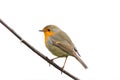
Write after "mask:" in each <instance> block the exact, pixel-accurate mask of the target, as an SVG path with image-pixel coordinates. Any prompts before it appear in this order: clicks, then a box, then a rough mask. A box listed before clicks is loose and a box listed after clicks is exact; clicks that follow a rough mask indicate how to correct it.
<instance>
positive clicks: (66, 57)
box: [61, 56, 68, 74]
mask: <svg viewBox="0 0 120 80" xmlns="http://www.w3.org/2000/svg"><path fill="white" fill-rule="evenodd" d="M67 58H68V56H66V58H65V62H64V64H63V67H62V71H63V69H64V67H65V63H66V61H67ZM62 71H61V74H62Z"/></svg>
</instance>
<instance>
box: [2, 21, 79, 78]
mask: <svg viewBox="0 0 120 80" xmlns="http://www.w3.org/2000/svg"><path fill="white" fill-rule="evenodd" d="M0 23H1V24H2V25H3V26H4V27H6V28H7V29H8V30H9V31H10V32H11V33H13V34H14V35H15V36H16V37H17V38H18V39H19V40H20V41H21V42H22V43H24V44H25V45H26V46H27V47H29V48H30V49H31V50H32V51H33V52H35V53H36V54H37V55H38V56H40V57H42V58H43V59H44V60H45V61H47V62H48V63H49V64H51V65H53V66H54V67H55V68H57V69H58V70H60V71H62V72H63V73H65V74H66V75H68V76H69V77H71V78H72V79H74V80H79V79H78V78H77V77H75V76H73V75H72V74H70V73H69V72H67V71H65V70H63V69H62V68H61V67H59V66H58V65H57V64H56V63H54V62H52V61H51V60H50V59H49V58H48V57H46V56H45V55H43V54H42V53H41V52H39V51H38V50H37V49H35V48H34V47H33V46H31V45H30V44H29V43H28V42H27V41H25V40H24V39H22V37H21V36H19V35H18V34H17V33H16V32H15V31H14V30H13V29H11V28H10V27H9V26H8V25H7V24H6V23H5V22H4V21H2V20H1V19H0Z"/></svg>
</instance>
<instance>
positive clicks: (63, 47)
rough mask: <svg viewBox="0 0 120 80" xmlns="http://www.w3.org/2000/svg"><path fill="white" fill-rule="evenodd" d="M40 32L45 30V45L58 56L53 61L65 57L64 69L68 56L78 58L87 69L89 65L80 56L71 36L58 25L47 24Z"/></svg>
mask: <svg viewBox="0 0 120 80" xmlns="http://www.w3.org/2000/svg"><path fill="white" fill-rule="evenodd" d="M39 31H40V32H44V40H45V46H46V47H47V49H48V50H49V51H50V52H51V53H52V54H53V55H55V56H56V57H55V58H53V59H51V61H53V60H55V59H58V58H62V57H65V62H64V64H63V66H62V69H64V67H65V63H66V61H67V58H68V56H73V57H74V58H76V59H77V60H78V61H79V62H80V63H81V64H82V66H83V67H84V68H85V69H87V68H88V66H87V65H86V64H85V63H84V62H83V60H82V59H81V58H80V57H81V56H80V54H79V53H78V50H77V48H76V47H75V46H74V44H73V42H72V40H71V39H70V37H69V36H68V35H67V34H66V33H65V32H64V31H62V30H61V29H60V28H59V27H57V26H56V25H47V26H45V27H44V28H43V29H42V30H39Z"/></svg>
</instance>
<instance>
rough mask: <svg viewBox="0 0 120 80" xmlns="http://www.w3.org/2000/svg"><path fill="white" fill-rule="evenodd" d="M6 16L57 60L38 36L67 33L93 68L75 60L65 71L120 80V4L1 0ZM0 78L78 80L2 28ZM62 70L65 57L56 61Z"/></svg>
mask: <svg viewBox="0 0 120 80" xmlns="http://www.w3.org/2000/svg"><path fill="white" fill-rule="evenodd" d="M0 18H1V19H2V20H4V21H5V22H6V23H7V24H8V25H9V26H10V27H11V28H13V29H14V30H15V31H16V32H17V33H18V34H19V35H20V36H22V38H23V39H25V40H26V41H28V42H29V43H30V44H31V45H33V46H34V47H35V48H36V49H38V50H39V51H40V52H42V53H43V54H44V55H46V56H47V57H49V58H54V57H55V56H53V55H52V54H51V53H50V52H49V51H48V50H47V49H46V47H45V45H44V35H43V33H40V32H38V30H40V29H43V28H44V27H45V26H46V25H48V24H54V25H57V26H58V27H60V28H61V29H62V30H64V31H65V32H66V33H67V34H68V35H69V36H70V37H71V38H72V41H73V42H74V44H75V45H76V47H77V49H78V50H79V52H80V54H81V58H82V59H83V60H84V62H85V63H86V64H87V65H88V69H87V70H85V69H84V68H83V67H82V66H81V64H80V63H79V62H78V61H77V60H76V59H74V58H73V57H69V58H68V60H67V63H66V66H65V70H67V71H68V72H70V73H72V74H73V75H75V76H77V77H78V78H80V79H81V80H120V2H119V0H59V1H57V0H0ZM0 37H1V38H0V80H72V79H71V78H69V77H68V76H66V75H65V74H62V75H61V72H60V71H59V70H57V69H56V68H54V67H53V66H50V67H49V64H48V63H47V62H46V61H44V60H43V59H42V58H40V57H39V56H38V55H36V54H35V53H34V52H32V51H31V50H30V49H29V48H27V47H26V46H25V45H24V44H23V43H21V42H20V41H19V40H18V39H17V38H16V37H15V36H14V35H13V34H11V33H10V32H9V31H8V30H7V29H6V28H5V27H4V26H2V25H1V24H0ZM55 62H56V63H57V64H58V65H60V66H62V65H63V63H64V58H61V59H58V60H55Z"/></svg>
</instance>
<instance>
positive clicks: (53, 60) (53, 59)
mask: <svg viewBox="0 0 120 80" xmlns="http://www.w3.org/2000/svg"><path fill="white" fill-rule="evenodd" d="M58 58H59V57H55V58H53V59H51V61H52V62H53V61H54V60H55V59H58ZM49 66H50V64H49Z"/></svg>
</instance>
